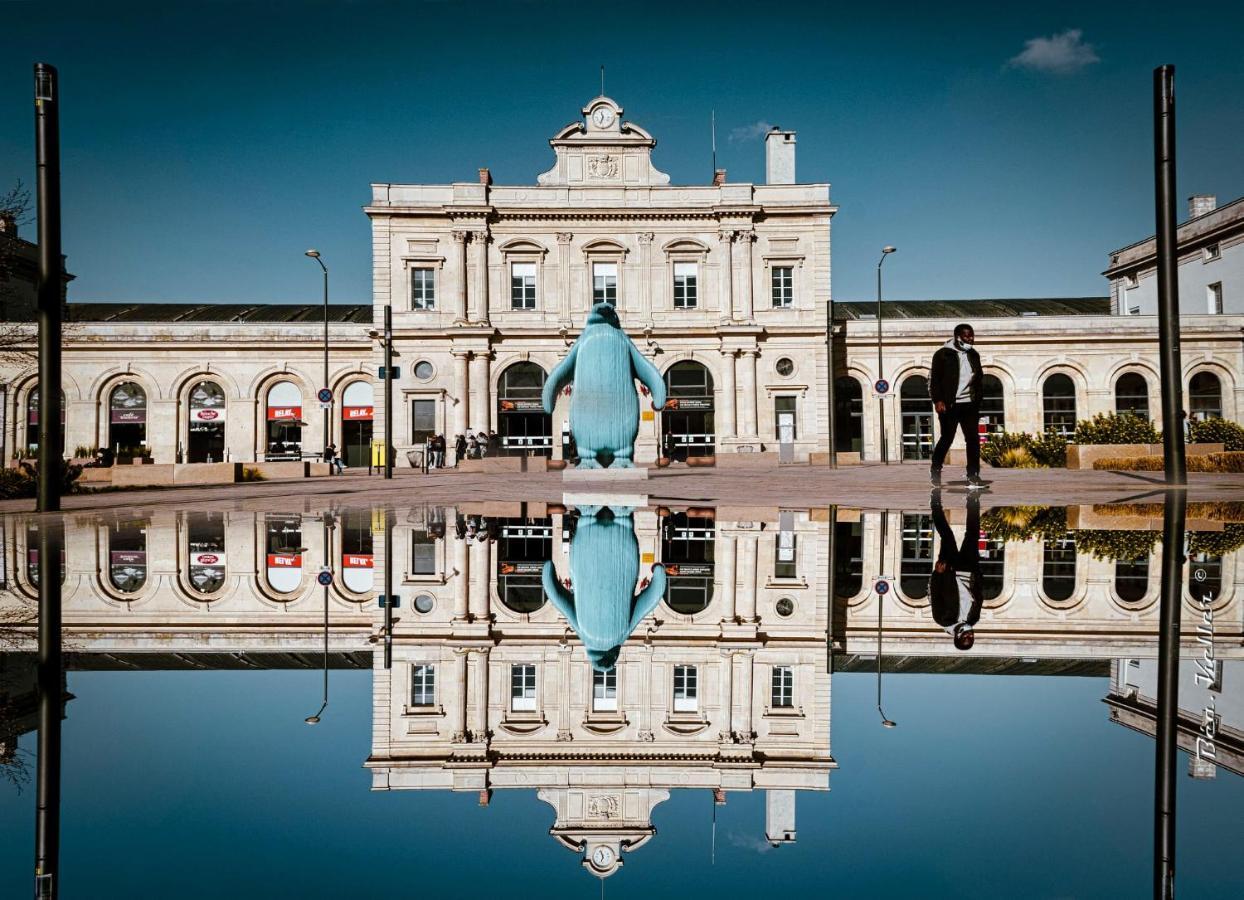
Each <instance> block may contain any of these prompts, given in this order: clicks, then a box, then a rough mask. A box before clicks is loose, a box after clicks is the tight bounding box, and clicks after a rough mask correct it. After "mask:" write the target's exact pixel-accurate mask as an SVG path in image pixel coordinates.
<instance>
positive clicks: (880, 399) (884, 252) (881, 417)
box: [877, 246, 898, 465]
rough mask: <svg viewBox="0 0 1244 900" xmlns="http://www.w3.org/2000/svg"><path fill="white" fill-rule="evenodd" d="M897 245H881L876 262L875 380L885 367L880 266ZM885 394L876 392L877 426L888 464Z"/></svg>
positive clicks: (883, 375) (884, 458)
mask: <svg viewBox="0 0 1244 900" xmlns="http://www.w3.org/2000/svg"><path fill="white" fill-rule="evenodd" d="M897 249H898V248H897V247H888V246H887V247H882V248H881V259H880V260H879V261H878V262H877V380H878V381H881V380H882V379H883V378H885V369H884V368H883V363H882V352H881V347H882V338H881V266H882V265H883V264H884V263H885V258H886V257H887V256H889V255H890V254H891V253H893V252H894V251H895V250H897ZM884 398H885V395H884V394H881V393H878V394H877V427H878V428H879V429H880V431H881V461H882V462H884V463H885V464H886V465H889V464H890V454H889V453H887V452H886V439H885V399H884Z"/></svg>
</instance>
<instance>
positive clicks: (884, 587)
mask: <svg viewBox="0 0 1244 900" xmlns="http://www.w3.org/2000/svg"><path fill="white" fill-rule="evenodd" d="M873 590H875V591H876V592H877V593H878V594H888V593H890V582H888V581H885V580H884V579H883V580H880V581H878V582H877V583H876V584H875V585H873Z"/></svg>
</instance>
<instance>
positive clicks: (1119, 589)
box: [1114, 556, 1149, 603]
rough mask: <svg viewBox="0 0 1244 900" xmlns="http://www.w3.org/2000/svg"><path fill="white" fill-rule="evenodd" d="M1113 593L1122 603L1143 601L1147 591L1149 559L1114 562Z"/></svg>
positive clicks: (1118, 560) (1146, 557)
mask: <svg viewBox="0 0 1244 900" xmlns="http://www.w3.org/2000/svg"><path fill="white" fill-rule="evenodd" d="M1114 591H1115V593H1116V594H1118V595H1119V599H1120V600H1122V601H1123V602H1124V603H1139V602H1140V601H1141V600H1143V599H1144V598H1145V594H1146V593H1147V592H1148V591H1149V557H1148V556H1140V557H1137V558H1136V559H1117V560H1115V563H1114Z"/></svg>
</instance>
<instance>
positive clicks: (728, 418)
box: [717, 350, 739, 441]
mask: <svg viewBox="0 0 1244 900" xmlns="http://www.w3.org/2000/svg"><path fill="white" fill-rule="evenodd" d="M721 359H722V366H721V403H720V404H719V405H718V408H717V440H718V441H721V439H722V438H732V437H735V435H736V433H737V426H736V425H735V418H734V408H735V405H736V404H737V403H738V393H739V392H738V388H737V387H736V386H735V383H734V351H733V350H722V351H721Z"/></svg>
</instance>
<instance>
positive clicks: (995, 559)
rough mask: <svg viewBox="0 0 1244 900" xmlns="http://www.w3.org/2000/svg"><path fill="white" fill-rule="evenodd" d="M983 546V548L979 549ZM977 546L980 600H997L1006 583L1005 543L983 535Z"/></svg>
mask: <svg viewBox="0 0 1244 900" xmlns="http://www.w3.org/2000/svg"><path fill="white" fill-rule="evenodd" d="M979 544H983V545H984V546H983V547H979ZM979 544H978V550H979V552H980V561H981V599H982V600H997V599H998V597H999V596H1001V595H1002V586H1003V584H1005V583H1006V541H999V540H996V539H994V538H987V537H985V536H984V533H983V532H982V534H981V539H980V541H979Z"/></svg>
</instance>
